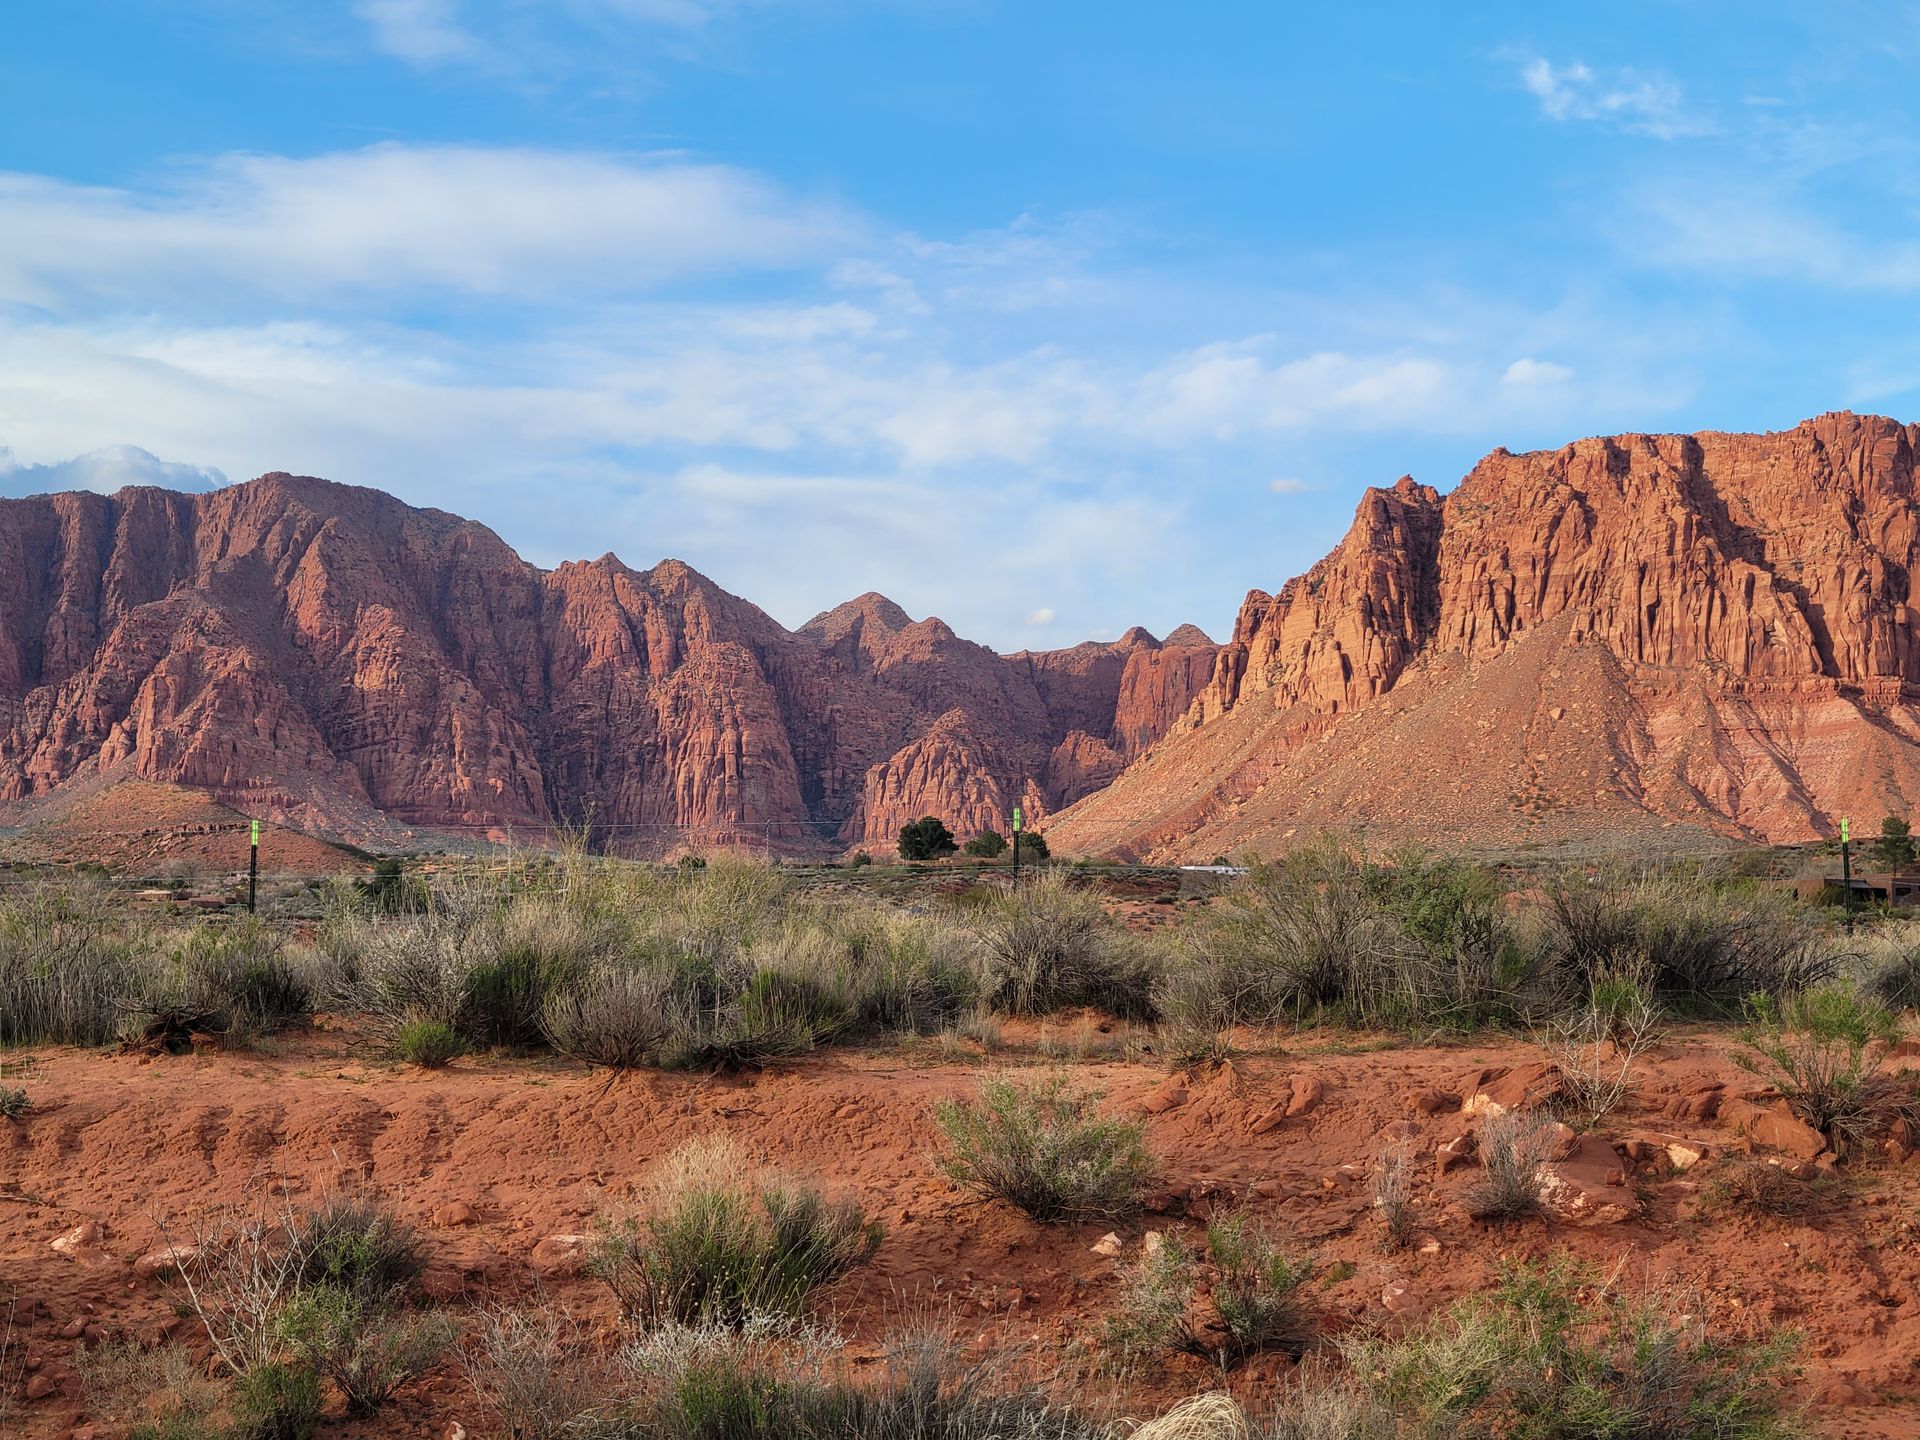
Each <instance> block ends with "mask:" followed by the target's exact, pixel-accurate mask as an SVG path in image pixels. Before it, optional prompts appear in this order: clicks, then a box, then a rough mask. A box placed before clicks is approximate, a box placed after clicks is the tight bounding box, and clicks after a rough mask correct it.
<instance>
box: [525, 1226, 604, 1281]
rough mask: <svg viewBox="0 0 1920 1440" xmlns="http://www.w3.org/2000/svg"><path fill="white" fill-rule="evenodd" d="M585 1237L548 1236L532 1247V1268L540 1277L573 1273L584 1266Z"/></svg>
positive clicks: (586, 1238) (585, 1257)
mask: <svg viewBox="0 0 1920 1440" xmlns="http://www.w3.org/2000/svg"><path fill="white" fill-rule="evenodd" d="M590 1238H591V1237H590V1236H586V1235H549V1236H547V1238H546V1239H544V1240H542V1241H541V1242H540V1243H539V1244H537V1245H535V1246H534V1247H533V1268H534V1269H535V1270H538V1271H539V1272H540V1273H541V1274H542V1275H556V1274H564V1273H573V1272H577V1271H579V1270H581V1269H582V1268H584V1266H585V1265H586V1259H587V1242H588V1240H589V1239H590Z"/></svg>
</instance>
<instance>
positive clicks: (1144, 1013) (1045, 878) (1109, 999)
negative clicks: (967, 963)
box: [979, 872, 1153, 1019]
mask: <svg viewBox="0 0 1920 1440" xmlns="http://www.w3.org/2000/svg"><path fill="white" fill-rule="evenodd" d="M979 934H980V943H981V946H982V949H983V951H984V957H983V960H982V974H981V982H980V997H981V1002H982V1003H983V1004H984V1005H986V1006H987V1008H989V1009H991V1010H994V1011H997V1012H998V1013H1000V1014H1003V1015H1051V1014H1053V1013H1054V1012H1055V1011H1058V1010H1063V1009H1066V1008H1068V1007H1071V1006H1079V1005H1088V1006H1097V1007H1099V1008H1100V1009H1103V1010H1105V1011H1106V1012H1107V1013H1108V1014H1111V1015H1115V1016H1117V1017H1119V1018H1121V1019H1149V1018H1151V1016H1152V1011H1153V1005H1152V999H1151V994H1152V977H1151V974H1150V970H1149V967H1148V965H1147V964H1146V963H1145V962H1144V961H1143V959H1142V957H1141V955H1140V953H1139V951H1138V950H1137V949H1136V948H1134V947H1133V946H1132V945H1131V944H1130V942H1129V940H1128V938H1127V937H1126V936H1125V935H1124V933H1123V931H1122V929H1121V927H1120V925H1119V924H1118V922H1116V921H1115V920H1114V919H1113V918H1112V917H1111V916H1110V915H1108V914H1107V910H1106V907H1105V906H1104V905H1102V904H1101V903H1100V900H1099V897H1098V896H1096V895H1092V894H1090V893H1088V892H1086V891H1084V890H1076V889H1074V888H1073V885H1072V883H1071V881H1070V880H1069V878H1068V877H1067V876H1066V875H1064V874H1061V873H1058V872H1048V873H1047V874H1044V875H1041V876H1039V877H1037V878H1036V879H1034V880H1033V881H1032V882H1031V883H1028V884H1023V885H1019V886H1016V887H1012V888H1009V889H1006V890H1002V891H998V892H996V893H995V894H994V896H993V898H992V900H991V902H990V904H989V907H988V910H987V913H986V915H985V917H984V919H983V921H982V923H981V924H980V927H979Z"/></svg>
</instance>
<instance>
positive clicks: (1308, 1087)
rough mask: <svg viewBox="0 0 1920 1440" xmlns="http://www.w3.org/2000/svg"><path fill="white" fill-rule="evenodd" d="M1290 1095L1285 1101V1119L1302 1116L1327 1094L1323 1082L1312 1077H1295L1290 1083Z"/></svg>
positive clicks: (1316, 1077)
mask: <svg viewBox="0 0 1920 1440" xmlns="http://www.w3.org/2000/svg"><path fill="white" fill-rule="evenodd" d="M1290 1088H1291V1092H1292V1093H1291V1095H1290V1096H1289V1098H1288V1100H1287V1118H1288V1119H1289V1120H1291V1119H1293V1118H1294V1117H1295V1116H1296V1115H1304V1114H1306V1113H1307V1112H1308V1111H1309V1110H1311V1109H1313V1107H1314V1106H1316V1105H1318V1104H1319V1103H1320V1101H1321V1099H1322V1098H1323V1097H1324V1096H1325V1095H1326V1093H1327V1087H1326V1084H1325V1082H1324V1081H1322V1080H1321V1079H1320V1078H1319V1077H1318V1076H1314V1075H1296V1076H1294V1077H1293V1079H1292V1081H1291V1082H1290Z"/></svg>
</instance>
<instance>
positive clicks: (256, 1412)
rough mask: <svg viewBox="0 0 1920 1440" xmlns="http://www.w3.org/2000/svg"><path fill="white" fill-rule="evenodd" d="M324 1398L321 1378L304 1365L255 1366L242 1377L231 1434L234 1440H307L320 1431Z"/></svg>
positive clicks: (279, 1362) (273, 1363) (276, 1362)
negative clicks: (316, 1431)
mask: <svg viewBox="0 0 1920 1440" xmlns="http://www.w3.org/2000/svg"><path fill="white" fill-rule="evenodd" d="M324 1398H325V1397H324V1396H323V1394H322V1392H321V1389H320V1376H319V1375H318V1374H317V1373H316V1372H315V1371H313V1370H312V1369H310V1368H309V1367H307V1366H305V1365H301V1364H298V1363H291V1362H287V1361H281V1360H272V1361H268V1362H267V1363H265V1364H263V1365H256V1366H254V1367H253V1368H252V1369H251V1370H249V1371H247V1373H246V1374H245V1375H242V1376H241V1377H240V1385H239V1391H238V1394H237V1395H236V1397H235V1400H234V1407H233V1410H234V1424H233V1428H232V1430H231V1432H230V1434H231V1435H232V1436H233V1437H234V1440H307V1437H308V1436H309V1435H311V1434H313V1432H314V1431H315V1430H316V1429H318V1428H319V1425H320V1408H321V1405H322V1402H323V1400H324Z"/></svg>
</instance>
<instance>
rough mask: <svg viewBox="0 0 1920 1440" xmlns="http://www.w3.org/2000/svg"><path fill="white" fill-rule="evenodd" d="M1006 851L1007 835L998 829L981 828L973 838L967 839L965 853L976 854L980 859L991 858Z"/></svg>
mask: <svg viewBox="0 0 1920 1440" xmlns="http://www.w3.org/2000/svg"><path fill="white" fill-rule="evenodd" d="M1006 853H1007V837H1006V836H1004V835H1002V834H1001V833H1000V832H999V831H998V830H982V831H981V832H980V833H979V834H978V835H976V836H974V837H973V839H971V840H969V841H967V854H969V855H977V856H979V857H980V858H981V859H982V860H991V859H993V858H994V857H995V856H997V855H1004V854H1006Z"/></svg>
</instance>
